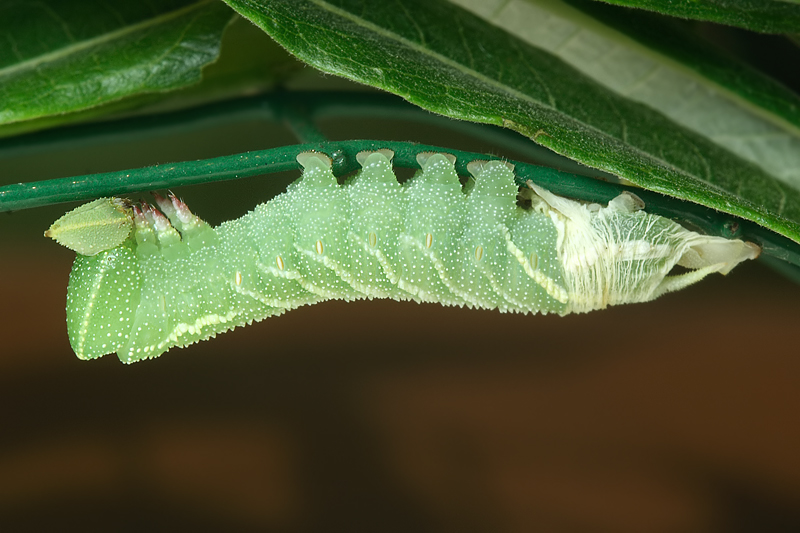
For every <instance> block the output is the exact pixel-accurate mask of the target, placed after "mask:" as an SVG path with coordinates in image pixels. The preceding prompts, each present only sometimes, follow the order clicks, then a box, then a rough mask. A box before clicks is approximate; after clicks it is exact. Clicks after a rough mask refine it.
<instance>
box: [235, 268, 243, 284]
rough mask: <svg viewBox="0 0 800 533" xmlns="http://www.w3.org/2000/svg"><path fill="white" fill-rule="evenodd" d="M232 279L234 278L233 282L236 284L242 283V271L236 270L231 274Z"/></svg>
mask: <svg viewBox="0 0 800 533" xmlns="http://www.w3.org/2000/svg"><path fill="white" fill-rule="evenodd" d="M233 280H234V282H236V285H241V284H242V273H241V272H239V271H238V270H237V271H236V274H235V275H234V276H233Z"/></svg>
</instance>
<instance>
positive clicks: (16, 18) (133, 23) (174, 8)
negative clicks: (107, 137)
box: [0, 0, 232, 124]
mask: <svg viewBox="0 0 800 533" xmlns="http://www.w3.org/2000/svg"><path fill="white" fill-rule="evenodd" d="M231 15H232V14H231V11H230V10H229V9H228V8H227V7H226V6H225V5H224V4H222V3H221V2H216V1H214V0H201V1H196V0H194V1H191V0H167V1H162V2H139V1H133V0H125V1H121V2H111V1H108V0H77V1H72V2H59V1H57V0H50V1H40V2H19V1H15V0H0V33H2V34H3V35H5V38H4V39H0V102H2V105H1V107H0V124H10V123H16V122H20V121H29V120H33V119H40V118H42V117H48V116H53V115H62V114H65V113H70V112H74V111H79V110H84V109H88V108H92V107H95V106H98V105H101V104H104V103H107V102H111V101H115V100H119V99H121V98H123V97H126V96H131V95H136V94H141V93H147V92H159V91H167V90H172V89H176V88H179V87H184V86H187V85H190V84H193V83H197V82H198V81H200V78H201V70H202V68H203V67H204V66H205V65H207V64H209V63H211V62H213V61H214V60H215V59H216V58H217V56H218V55H219V43H220V40H221V38H222V32H223V30H224V29H225V26H226V25H227V24H228V22H229V21H230V20H231ZM51 122H52V121H51Z"/></svg>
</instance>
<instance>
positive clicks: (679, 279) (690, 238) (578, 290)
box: [528, 182, 761, 314]
mask: <svg viewBox="0 0 800 533" xmlns="http://www.w3.org/2000/svg"><path fill="white" fill-rule="evenodd" d="M528 185H529V187H530V188H531V189H533V191H534V192H535V193H536V196H533V199H534V202H535V201H536V200H537V196H538V198H540V199H541V200H543V201H544V202H545V203H546V206H540V207H539V208H540V209H542V210H544V211H546V212H547V213H548V214H549V215H550V218H551V219H552V221H553V223H554V224H555V226H556V228H557V230H558V256H559V259H560V261H561V265H562V268H563V271H564V282H565V284H566V285H567V291H568V293H569V300H568V301H569V304H568V309H567V310H566V312H565V314H566V313H570V312H578V313H581V312H587V311H591V310H593V309H603V308H604V307H606V306H608V305H617V304H623V303H635V302H647V301H650V300H653V299H655V298H657V297H659V296H660V295H662V294H664V293H667V292H671V291H675V290H678V289H682V288H684V287H686V286H688V285H691V284H692V283H695V282H697V281H699V280H701V279H703V278H704V277H705V276H707V275H708V274H710V273H712V272H719V273H721V274H727V273H728V272H730V270H731V269H732V268H733V267H735V266H736V265H737V264H739V263H741V262H742V261H745V260H747V259H755V258H756V257H758V255H759V253H760V252H761V249H760V248H759V247H758V246H757V245H755V244H753V243H749V242H744V241H741V240H729V239H725V238H722V237H713V236H708V235H700V234H698V233H695V232H693V231H690V230H687V229H685V228H684V227H682V226H680V225H679V224H677V223H675V222H672V221H671V220H669V219H666V218H663V217H659V216H656V215H651V214H647V213H645V212H644V211H641V209H642V208H643V207H644V203H643V202H642V201H641V200H640V199H639V198H638V197H636V196H634V195H633V194H630V193H623V194H621V195H620V196H618V197H617V198H615V199H613V200H612V201H611V202H609V204H608V207H602V206H599V205H597V204H583V203H580V202H576V201H574V200H569V199H566V198H562V197H560V196H556V195H554V194H552V193H551V192H549V191H547V190H545V189H542V188H541V187H538V186H536V185H535V184H533V183H532V182H528ZM675 265H680V266H683V267H686V268H690V269H693V270H692V271H690V272H686V273H684V274H679V275H669V272H670V271H671V270H672V268H673V267H674V266H675Z"/></svg>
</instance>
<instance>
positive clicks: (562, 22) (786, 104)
mask: <svg viewBox="0 0 800 533" xmlns="http://www.w3.org/2000/svg"><path fill="white" fill-rule="evenodd" d="M454 3H457V4H460V5H462V6H463V7H466V8H468V9H470V10H471V11H473V12H475V13H476V14H477V15H479V16H480V17H481V18H484V19H486V20H488V21H490V22H492V23H493V24H495V25H496V26H499V27H501V28H503V29H504V30H506V31H508V32H509V33H512V34H513V35H515V36H517V37H519V38H520V39H522V40H523V41H525V42H527V43H528V44H532V45H533V46H536V47H538V48H541V49H544V50H547V51H548V52H550V53H552V54H554V55H556V56H558V57H559V58H560V59H561V60H563V61H564V62H566V63H568V64H569V65H570V66H572V67H574V68H576V69H577V70H579V71H580V72H581V73H582V74H584V75H586V76H588V77H590V78H591V79H592V80H594V81H596V82H597V83H599V84H601V85H603V86H604V87H606V88H608V89H611V90H612V91H614V92H615V93H617V94H618V95H621V96H624V97H626V98H628V99H630V100H634V101H637V102H640V103H643V104H645V105H647V106H649V107H651V108H653V109H655V110H656V111H658V112H660V113H662V114H664V115H666V116H667V117H668V118H669V119H670V120H672V121H674V122H676V123H677V124H679V125H681V126H683V127H686V128H688V129H690V130H692V131H694V132H696V133H699V134H701V135H703V136H704V137H706V138H707V139H709V140H711V141H712V142H714V143H715V144H717V145H719V146H721V147H722V148H724V149H726V150H727V151H729V152H731V153H733V154H736V155H737V156H739V157H741V158H743V159H746V160H748V161H750V162H752V163H755V164H756V165H758V166H759V167H761V168H762V169H763V170H765V171H767V172H768V173H769V174H770V175H772V176H773V177H775V178H777V179H779V180H781V181H783V182H785V183H788V184H789V185H791V186H792V187H794V188H795V189H798V190H800V97H799V96H798V95H797V94H795V93H793V92H792V91H790V90H788V89H787V88H786V87H784V86H782V85H781V84H779V83H777V82H775V81H774V80H772V79H770V78H768V77H766V76H764V75H763V74H761V73H759V72H758V71H755V70H754V69H752V68H750V67H748V66H746V65H744V64H742V63H740V62H737V61H734V60H733V59H731V58H729V57H727V56H725V55H723V54H722V53H721V52H718V51H716V50H715V49H714V48H712V47H710V46H709V43H707V42H705V41H702V40H700V39H699V38H698V37H697V36H696V35H694V34H693V33H691V32H689V31H687V28H686V27H685V25H684V24H679V23H678V21H674V20H669V19H664V17H661V16H658V15H653V14H651V13H646V12H643V11H636V10H630V9H624V8H619V7H615V6H611V5H606V4H602V3H599V2H594V1H591V0H567V3H565V2H561V1H559V0H510V1H503V2H502V3H500V4H496V3H492V2H486V1H485V0H454ZM576 8H579V9H576Z"/></svg>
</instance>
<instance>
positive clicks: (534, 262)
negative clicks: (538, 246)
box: [528, 252, 539, 270]
mask: <svg viewBox="0 0 800 533" xmlns="http://www.w3.org/2000/svg"><path fill="white" fill-rule="evenodd" d="M528 261H529V262H530V264H531V268H532V269H533V270H536V268H537V267H538V266H539V256H538V255H536V252H533V253H532V254H531V256H530V257H529V258H528Z"/></svg>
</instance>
